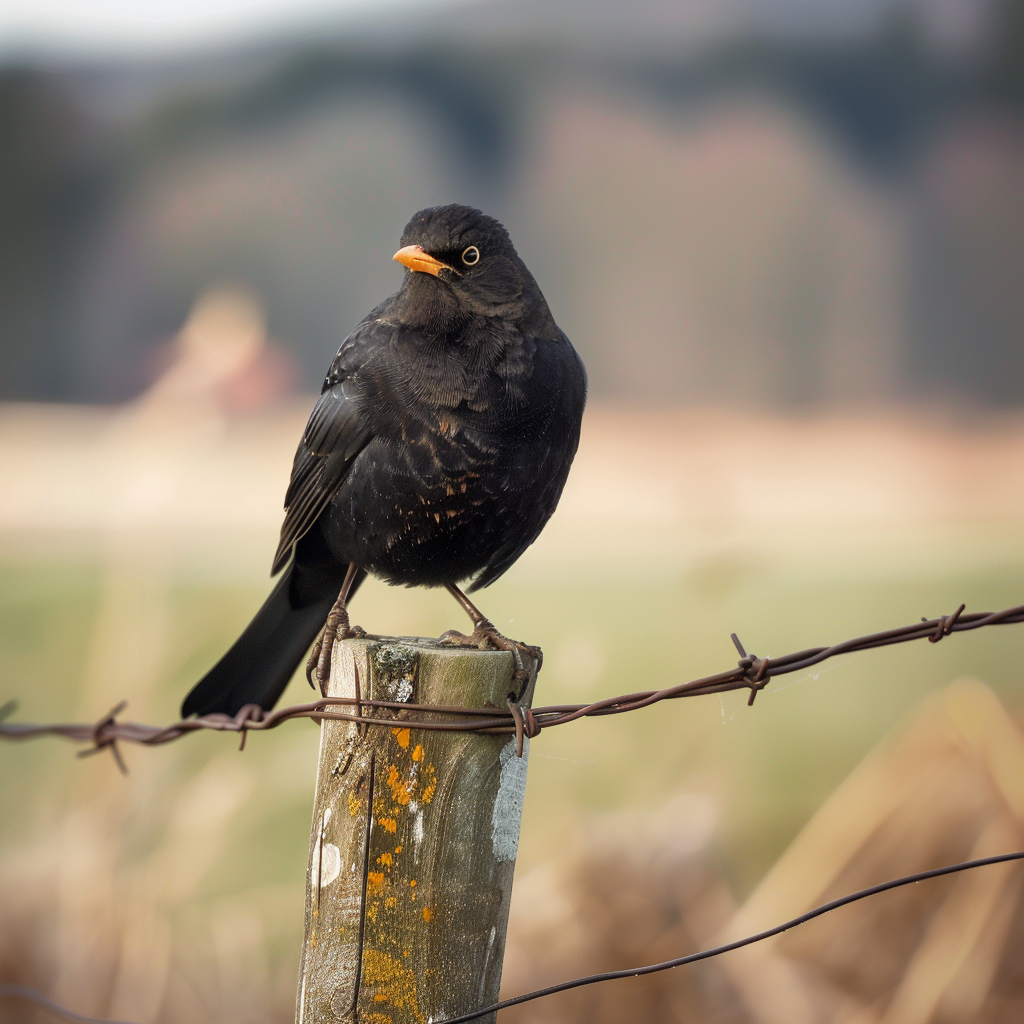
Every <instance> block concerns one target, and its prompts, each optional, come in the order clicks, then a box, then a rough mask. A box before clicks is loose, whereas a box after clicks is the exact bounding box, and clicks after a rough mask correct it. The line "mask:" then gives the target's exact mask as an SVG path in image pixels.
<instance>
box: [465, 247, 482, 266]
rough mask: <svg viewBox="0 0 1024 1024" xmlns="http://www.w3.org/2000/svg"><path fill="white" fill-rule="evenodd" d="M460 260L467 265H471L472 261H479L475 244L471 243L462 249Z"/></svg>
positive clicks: (478, 251) (478, 253) (478, 252)
mask: <svg viewBox="0 0 1024 1024" xmlns="http://www.w3.org/2000/svg"><path fill="white" fill-rule="evenodd" d="M462 262H463V263H465V264H466V266H467V267H471V266H473V264H474V263H479V262H480V250H479V249H478V248H477V247H476V246H475V245H471V246H469V248H468V249H463V250H462Z"/></svg>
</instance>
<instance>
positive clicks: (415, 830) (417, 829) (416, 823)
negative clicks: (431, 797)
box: [412, 811, 423, 843]
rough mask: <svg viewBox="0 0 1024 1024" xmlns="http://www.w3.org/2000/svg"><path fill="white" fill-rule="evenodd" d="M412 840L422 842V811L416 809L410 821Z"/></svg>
mask: <svg viewBox="0 0 1024 1024" xmlns="http://www.w3.org/2000/svg"><path fill="white" fill-rule="evenodd" d="M412 841H413V842H414V843H422V842H423V812H422V811H417V812H416V817H415V818H413V822H412Z"/></svg>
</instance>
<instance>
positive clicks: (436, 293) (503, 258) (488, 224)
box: [394, 205, 532, 319]
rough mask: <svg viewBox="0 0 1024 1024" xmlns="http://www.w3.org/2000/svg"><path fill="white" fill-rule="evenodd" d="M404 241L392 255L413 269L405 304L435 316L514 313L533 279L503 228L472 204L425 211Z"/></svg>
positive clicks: (406, 285) (411, 224)
mask: <svg viewBox="0 0 1024 1024" xmlns="http://www.w3.org/2000/svg"><path fill="white" fill-rule="evenodd" d="M401 246H402V247H401V248H400V249H399V250H398V252H396V253H395V256H394V258H395V259H396V260H397V261H398V262H399V263H401V264H402V265H403V266H405V267H407V268H408V270H409V273H408V275H407V277H406V280H405V283H404V285H403V291H405V292H406V295H407V305H408V306H410V307H412V308H413V309H415V308H416V307H419V308H420V309H421V310H422V311H423V312H424V313H427V312H428V310H429V315H430V317H431V319H435V318H437V317H438V316H440V317H441V318H443V319H451V318H452V317H454V318H456V319H457V318H459V317H461V316H468V317H473V316H507V315H510V314H511V315H514V314H515V307H516V305H517V304H518V303H519V302H520V301H521V297H522V295H523V291H524V289H526V288H528V287H529V285H530V283H532V278H530V275H529V272H528V271H527V270H526V267H525V266H523V262H522V260H520V259H519V256H518V254H517V253H516V250H515V248H514V247H513V245H512V241H511V239H510V238H509V237H508V232H507V231H506V230H505V228H504V227H502V225H501V224H499V223H498V221H496V220H495V219H494V218H493V217H488V216H487V215H486V214H484V213H481V212H480V211H479V210H474V209H472V207H469V206H458V205H452V206H435V207H432V208H430V209H427V210H421V211H420V212H419V213H417V214H416V215H415V216H414V217H413V218H412V220H410V221H409V223H408V224H407V225H406V228H405V231H403V232H402V240H401ZM410 311H412V310H410Z"/></svg>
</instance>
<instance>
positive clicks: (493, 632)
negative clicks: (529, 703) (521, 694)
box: [439, 583, 544, 688]
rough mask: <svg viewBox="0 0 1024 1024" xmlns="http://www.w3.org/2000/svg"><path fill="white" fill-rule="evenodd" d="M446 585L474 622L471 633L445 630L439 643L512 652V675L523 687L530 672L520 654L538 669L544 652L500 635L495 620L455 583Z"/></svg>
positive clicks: (542, 660)
mask: <svg viewBox="0 0 1024 1024" xmlns="http://www.w3.org/2000/svg"><path fill="white" fill-rule="evenodd" d="M445 588H446V589H447V591H448V593H449V594H451V595H452V597H454V598H455V600H456V601H458V602H459V604H460V605H462V609H463V611H464V612H465V613H466V614H467V615H468V616H469V618H470V620H471V621H472V623H473V632H472V633H471V634H470V635H469V636H466V634H465V633H459V632H458V631H457V630H454V629H449V630H448V632H447V633H442V634H441V636H440V638H439V640H440V642H441V643H442V644H445V645H446V646H449V647H476V648H478V649H479V650H481V651H485V650H487V648H488V647H490V648H493V649H494V650H497V651H511V652H512V655H513V657H514V658H515V659H516V671H515V675H514V676H513V678H514V679H515V681H516V682H517V683H518V684H519V686H520V688H521V687H523V686H525V685H526V681H527V680H528V679H529V677H530V673H529V671H528V670H527V668H526V663H525V661H524V660H523V655H524V654H525V655H526V656H527V657H529V658H531V659H532V660H533V661H535V662H536V663H537V668H538V669H540V667H541V665H542V664H543V662H544V655H543V653H542V652H541V649H540V648H539V647H531V646H530V645H529V644H524V643H522V642H521V641H520V640H511V639H509V638H508V637H507V636H503V635H502V634H501V633H499V632H498V630H497V629H496V628H495V625H494V623H493V622H491V620H490V619H488V618H487V616H486V615H484V613H483V612H481V611H480V609H479V608H477V606H476V605H475V604H473V602H472V601H470V599H469V598H468V597H466V595H465V594H464V593H463V592H462V591H461V590H459V588H458V587H457V586H455V584H454V583H446V584H445Z"/></svg>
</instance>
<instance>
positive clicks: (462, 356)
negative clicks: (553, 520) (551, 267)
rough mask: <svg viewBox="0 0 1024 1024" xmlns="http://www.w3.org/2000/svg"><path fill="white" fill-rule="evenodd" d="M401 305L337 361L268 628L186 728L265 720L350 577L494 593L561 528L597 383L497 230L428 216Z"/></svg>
mask: <svg viewBox="0 0 1024 1024" xmlns="http://www.w3.org/2000/svg"><path fill="white" fill-rule="evenodd" d="M401 244H402V247H403V248H402V249H400V250H399V252H398V253H397V254H396V256H395V258H396V259H398V260H400V261H401V262H403V263H405V265H406V266H408V267H409V268H410V270H409V272H408V273H407V274H406V276H405V280H404V281H403V283H402V287H401V288H400V289H399V291H398V292H397V293H396V294H394V295H392V296H391V297H390V298H388V299H387V300H385V301H384V302H383V303H382V304H381V305H380V306H378V307H377V308H376V309H375V310H373V312H372V313H370V315H369V316H367V317H366V319H365V320H363V321H362V323H360V324H359V326H358V327H357V328H356V329H355V330H354V331H353V332H352V334H350V335H349V337H348V338H346V340H345V341H344V343H343V344H342V346H341V348H340V350H339V351H338V354H337V355H336V356H335V357H334V360H333V362H332V363H331V366H330V369H329V370H328V373H327V378H326V380H325V381H324V386H323V390H322V392H321V395H320V398H319V399H318V400H317V403H316V405H315V406H314V408H313V412H312V414H311V415H310V418H309V422H308V424H307V426H306V430H305V433H304V434H303V437H302V441H301V442H300V444H299V447H298V451H297V452H296V454H295V462H294V465H293V468H292V476H291V482H290V484H289V486H288V491H287V494H286V497H285V508H286V515H285V521H284V525H283V526H282V529H281V542H280V545H279V547H278V550H277V554H276V556H275V559H274V564H273V572H274V573H277V572H279V571H280V570H281V569H282V568H285V567H286V566H287V570H286V573H285V575H284V576H283V577H282V579H281V580H280V581H279V582H278V584H277V586H276V587H275V588H274V590H273V592H272V593H271V595H270V597H269V598H268V599H267V601H266V603H265V604H264V606H263V608H262V609H261V610H260V611H259V613H257V616H256V618H255V619H254V620H253V622H252V623H251V624H250V625H249V627H248V628H247V629H246V631H245V632H244V633H243V634H242V636H241V637H240V638H239V639H238V641H237V642H236V643H235V645H234V646H233V647H232V648H231V650H230V651H228V653H227V654H226V655H225V656H224V657H223V658H222V659H221V661H220V662H219V663H218V664H217V665H216V666H214V668H213V669H211V671H210V672H209V673H208V674H207V675H206V677H205V678H204V679H203V680H201V681H200V682H199V683H198V684H197V685H196V687H195V688H194V689H193V690H192V692H191V693H190V694H189V695H188V697H187V698H186V700H185V703H184V705H183V707H182V711H183V713H184V714H185V715H189V714H193V713H199V714H207V713H210V712H213V711H219V712H224V713H227V714H234V713H235V712H236V711H237V710H238V709H239V708H240V707H241V706H242V705H244V704H246V703H257V704H260V705H261V706H263V707H264V708H270V707H272V706H273V704H274V702H275V701H276V700H277V699H278V697H279V696H280V694H281V691H282V690H283V689H284V687H285V686H286V685H287V683H288V680H289V679H290V677H291V675H292V674H293V672H294V671H295V668H296V667H297V665H298V663H299V661H301V659H302V655H303V653H304V652H305V650H306V649H307V648H308V647H309V645H310V643H311V642H312V641H313V640H314V638H315V636H316V634H317V632H318V631H319V630H320V628H321V626H323V624H324V619H325V617H326V616H327V613H328V610H329V609H330V608H331V605H332V603H333V601H334V598H335V597H337V596H338V591H339V588H340V587H341V585H342V582H343V580H344V579H345V575H346V572H347V570H348V569H349V566H350V565H351V566H353V567H357V571H356V574H355V577H354V578H353V580H352V583H353V586H352V591H354V589H355V586H358V584H359V582H361V580H362V579H363V577H364V576H365V574H366V573H367V572H369V573H372V574H373V575H374V576H377V577H379V578H381V579H383V580H386V581H387V582H388V583H392V584H404V585H407V586H442V585H450V584H457V583H459V582H460V581H464V580H472V589H477V588H479V587H485V586H487V585H488V584H490V583H493V582H494V580H496V579H497V578H498V577H499V576H500V575H501V574H502V573H503V572H505V570H506V569H508V568H509V566H511V565H512V563H513V562H514V561H515V560H516V559H517V558H518V557H519V556H520V555H521V554H522V553H523V551H525V550H526V548H527V547H528V546H529V545H530V544H531V543H532V542H533V541H534V539H535V538H536V537H537V535H538V534H539V533H540V531H541V529H542V528H543V526H544V524H545V523H546V522H547V520H548V519H549V518H550V516H551V514H552V512H554V510H555V506H556V504H557V503H558V499H559V496H560V495H561V493H562V487H563V486H564V484H565V480H566V476H567V474H568V472H569V466H570V464H571V462H572V459H573V456H574V454H575V452H576V446H577V443H578V441H579V432H580V420H581V418H582V415H583V407H584V403H585V401H586V373H585V371H584V368H583V364H582V362H581V361H580V359H579V357H578V356H577V354H576V352H575V351H574V350H573V347H572V345H571V344H570V343H569V340H568V339H567V338H566V336H565V335H564V334H563V333H562V331H561V330H559V328H558V326H557V325H556V324H555V321H554V319H553V318H552V316H551V312H550V311H549V309H548V306H547V303H546V302H545V300H544V296H543V295H542V294H541V291H540V289H539V288H538V286H537V283H536V282H535V281H534V279H533V277H532V276H531V275H530V272H529V271H528V270H527V269H526V266H525V265H524V264H523V262H522V260H520V259H519V256H518V255H517V254H516V251H515V249H514V248H513V246H512V242H511V241H510V239H509V237H508V233H507V232H506V231H505V229H504V228H503V227H502V226H501V224H499V223H498V222H497V221H496V220H494V219H493V218H491V217H487V216H485V215H484V214H482V213H480V211H478V210H473V209H470V208H469V207H465V206H443V207H437V208H433V209H429V210H423V211H421V212H420V213H418V214H416V216H415V217H413V219H412V220H411V221H410V222H409V224H408V225H407V227H406V229H405V231H404V233H403V235H402V241H401Z"/></svg>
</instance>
